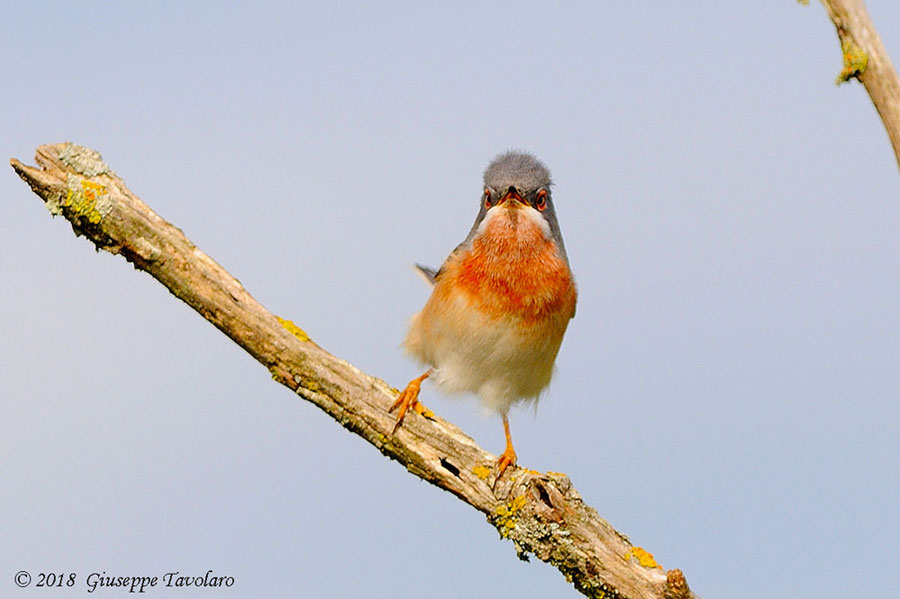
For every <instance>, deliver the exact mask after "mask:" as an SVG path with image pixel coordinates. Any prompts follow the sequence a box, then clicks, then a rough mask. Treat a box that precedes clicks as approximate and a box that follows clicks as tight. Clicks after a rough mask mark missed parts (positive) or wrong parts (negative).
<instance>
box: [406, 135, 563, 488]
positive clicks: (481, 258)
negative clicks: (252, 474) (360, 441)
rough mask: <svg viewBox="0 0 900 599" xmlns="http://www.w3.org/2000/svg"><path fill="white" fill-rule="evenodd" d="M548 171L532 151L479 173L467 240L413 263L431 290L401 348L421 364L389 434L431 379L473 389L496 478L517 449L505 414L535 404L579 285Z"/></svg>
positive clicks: (445, 386) (503, 157)
mask: <svg viewBox="0 0 900 599" xmlns="http://www.w3.org/2000/svg"><path fill="white" fill-rule="evenodd" d="M552 184H553V182H552V180H551V177H550V171H549V170H548V169H547V167H546V166H545V165H544V164H543V163H542V162H541V161H539V160H538V159H537V158H536V157H535V156H534V155H532V154H530V153H527V152H522V151H514V150H510V151H507V152H504V153H501V154H499V155H498V156H496V157H495V158H494V159H493V160H492V161H491V162H490V164H489V165H488V166H487V168H486V169H485V170H484V188H483V192H482V194H481V198H480V208H479V211H478V215H477V217H476V218H475V223H474V224H473V225H472V228H471V230H470V231H469V234H468V236H466V238H465V240H464V241H463V242H462V243H461V244H459V245H458V246H457V247H456V248H455V249H454V250H453V251H452V252H450V255H449V256H448V257H447V259H446V260H445V261H444V263H443V265H442V266H441V267H440V268H439V269H438V270H434V269H431V268H428V267H425V266H422V265H418V264H417V265H416V266H417V268H418V270H419V271H420V273H421V274H422V275H423V276H424V277H425V279H426V280H427V281H428V282H430V283H431V284H432V291H431V295H430V297H429V298H428V300H427V301H426V303H425V306H424V307H423V308H422V310H421V311H420V312H418V313H417V314H415V315H414V316H413V317H412V318H411V320H410V323H409V330H408V332H407V335H406V338H405V339H404V341H403V348H404V350H405V351H406V353H407V354H408V355H410V356H412V357H413V358H415V359H417V360H418V361H419V362H420V363H422V364H423V365H425V366H428V370H426V371H425V372H424V373H423V374H422V375H421V376H419V377H417V378H414V379H413V380H412V381H410V382H409V384H408V385H407V386H406V388H405V389H404V390H403V391H402V392H400V394H399V396H398V397H397V400H396V401H395V402H394V404H393V405H392V406H391V407H390V410H389V412H391V413H392V412H394V411H395V410H396V411H397V416H396V421H395V424H394V429H393V433H396V432H397V430H398V429H399V427H400V426H401V425H402V423H403V420H404V418H405V417H406V415H407V413H408V412H409V410H412V411H414V412H417V413H418V414H420V415H423V416H426V417H433V413H432V412H431V411H430V410H428V409H427V408H425V406H424V405H423V404H422V403H421V402H420V401H419V392H420V389H421V386H422V383H423V382H424V381H425V380H426V379H429V378H430V379H431V380H432V381H433V382H434V383H436V385H437V387H438V389H440V390H441V391H443V392H445V393H447V394H450V395H458V394H474V395H475V396H477V397H478V398H479V399H480V400H481V404H482V406H483V407H484V408H486V409H487V410H488V411H489V412H495V413H496V414H498V415H499V416H500V417H501V418H502V420H503V428H504V433H505V435H506V449H505V450H504V451H503V453H502V454H500V456H499V457H498V460H497V462H496V468H497V478H498V479H499V477H500V476H502V475H503V472H504V471H505V470H506V469H507V468H508V467H509V466H511V465H512V466H515V465H516V462H517V455H516V452H515V449H514V447H513V442H512V436H511V435H510V431H509V410H510V408H511V407H512V406H513V405H516V404H520V403H530V402H537V400H538V399H539V398H540V396H541V395H542V392H543V391H544V390H545V389H546V388H547V386H548V385H549V383H550V379H551V377H552V375H553V372H554V363H555V360H556V356H557V353H558V352H559V348H560V345H561V344H562V340H563V336H564V335H565V332H566V328H567V327H568V324H569V320H571V319H572V318H573V317H574V316H575V304H576V301H577V291H576V287H575V279H574V276H573V274H572V271H571V268H570V267H569V259H568V256H567V254H566V249H565V244H564V243H563V237H562V233H561V231H560V227H559V222H558V220H557V217H556V211H555V209H554V206H553V200H552V197H551V195H552V194H551V186H552Z"/></svg>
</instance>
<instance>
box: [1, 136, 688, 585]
mask: <svg viewBox="0 0 900 599" xmlns="http://www.w3.org/2000/svg"><path fill="white" fill-rule="evenodd" d="M35 158H36V160H37V163H38V164H39V165H40V167H41V168H36V167H30V166H26V165H23V164H22V163H21V162H19V161H18V160H15V159H12V160H11V161H10V162H11V164H12V167H13V168H14V169H15V171H16V173H18V175H19V176H20V177H21V178H22V179H23V180H24V181H25V182H26V183H28V185H30V186H31V189H32V190H33V191H34V192H35V193H36V194H37V195H39V196H40V197H41V198H42V199H43V200H44V202H45V204H46V206H47V208H48V209H49V210H50V211H51V212H52V213H53V214H55V215H62V216H63V217H64V218H66V219H67V220H68V221H69V222H70V223H71V224H72V228H73V229H74V231H75V233H76V235H83V236H85V237H87V238H88V239H90V240H91V241H92V242H93V243H94V245H95V246H96V247H97V248H98V249H103V250H106V251H108V252H111V253H113V254H120V255H122V256H123V257H124V258H125V259H126V260H128V261H129V262H131V263H132V264H134V266H135V267H136V268H138V269H140V270H143V271H146V272H148V273H150V275H152V276H153V277H154V278H156V279H157V280H158V281H159V282H160V283H162V284H163V285H165V286H166V287H167V288H168V289H169V290H170V291H171V292H172V294H174V295H175V296H176V297H178V298H179V299H181V300H182V301H184V302H185V303H187V304H188V305H189V306H191V307H192V308H194V309H195V310H196V311H197V312H199V313H200V314H201V315H202V316H203V317H204V318H206V319H207V320H208V321H210V322H211V323H212V324H214V325H215V326H216V327H217V328H219V330H221V331H222V332H223V333H225V334H226V335H228V336H229V337H230V338H231V339H232V340H233V341H234V342H235V343H237V344H238V345H240V346H241V347H243V348H244V349H245V350H246V351H247V352H248V353H249V354H250V355H252V356H253V357H254V358H256V360H258V361H259V362H260V363H262V364H263V365H264V366H265V367H266V368H267V369H268V370H269V371H270V372H271V373H272V377H273V378H274V379H275V380H276V381H278V382H280V383H281V384H283V385H285V386H286V387H288V388H289V389H291V391H293V392H294V393H296V394H297V395H299V396H300V397H302V398H304V399H306V400H308V401H310V402H312V403H314V404H315V405H317V406H318V407H319V408H321V409H322V410H324V411H325V412H327V413H328V414H329V415H330V416H331V417H332V418H334V419H335V420H337V421H338V422H340V423H341V424H342V425H343V426H344V427H346V428H347V429H349V430H351V431H353V432H354V433H356V434H358V435H359V436H361V437H362V438H364V439H365V440H366V441H368V442H369V443H371V444H372V445H374V446H375V447H377V448H378V449H379V451H381V452H382V453H383V454H384V455H386V456H388V457H390V458H392V459H395V460H397V461H398V462H400V463H401V464H403V465H404V466H406V468H407V469H408V470H409V471H410V472H411V473H413V474H415V475H416V476H418V477H420V478H422V479H424V480H426V481H428V482H430V483H432V484H433V485H435V486H437V487H440V488H441V489H444V490H446V491H449V492H450V493H453V494H454V495H456V496H457V497H458V498H459V499H461V500H463V501H465V502H466V503H468V504H469V505H471V506H472V507H474V508H475V509H477V510H479V511H480V512H482V513H483V514H485V516H486V517H487V520H488V522H490V523H491V524H492V525H493V526H494V527H495V528H496V529H497V531H498V532H499V533H500V536H501V537H503V538H507V539H509V540H511V541H512V542H513V544H514V546H515V549H516V551H517V552H518V554H519V556H520V557H522V558H523V559H525V558H527V556H529V555H534V556H536V557H538V558H539V559H541V560H543V561H546V562H549V563H550V564H552V565H554V566H555V567H557V568H558V569H559V570H560V571H561V572H562V573H563V575H564V576H565V577H566V579H567V580H569V581H570V582H571V583H572V584H573V585H575V587H576V588H577V589H578V590H579V591H581V592H582V593H583V594H585V595H587V596H589V597H603V598H607V599H611V598H619V597H621V598H631V599H658V598H659V599H662V598H665V599H689V598H691V597H693V594H692V593H691V591H690V589H689V588H688V586H687V583H686V582H685V579H684V575H683V574H682V573H681V571H679V570H670V571H669V572H665V571H664V570H663V569H662V568H661V567H660V566H659V565H658V564H657V563H656V562H655V560H654V559H653V556H652V555H651V554H649V553H648V552H646V551H644V550H643V549H641V548H640V547H634V546H632V545H631V543H630V542H629V541H628V539H627V538H626V537H625V536H624V535H623V534H621V533H619V532H617V531H616V530H615V529H613V527H612V526H610V524H609V523H608V522H606V520H604V519H603V518H601V517H600V516H599V515H598V514H597V512H596V510H594V509H593V508H592V507H590V506H588V505H586V504H585V503H584V501H582V499H581V496H580V495H579V494H578V493H577V492H576V490H575V488H574V487H573V486H572V484H571V482H570V481H569V479H568V477H566V476H565V475H564V474H558V473H553V472H547V473H539V472H534V471H531V470H526V469H524V468H518V467H515V468H513V467H511V468H510V469H509V470H507V472H506V473H505V474H504V475H503V477H501V479H500V480H499V481H498V480H495V470H494V468H493V465H494V462H495V460H496V456H494V455H492V454H490V453H488V452H486V451H484V450H483V449H481V448H480V447H479V446H478V445H477V444H476V443H475V442H474V441H473V440H472V439H471V438H470V437H468V436H467V435H465V434H464V433H463V432H462V431H461V430H460V429H458V428H457V427H455V426H454V425H452V424H450V423H449V422H446V421H445V420H443V419H441V418H438V417H435V418H434V419H426V418H423V417H422V416H419V415H418V414H409V415H408V416H407V418H406V421H405V422H404V424H403V426H402V427H401V428H400V429H399V430H398V431H397V433H396V434H392V433H391V429H392V427H393V424H394V418H393V417H392V416H391V415H390V414H388V411H387V410H388V408H389V407H390V405H391V404H392V403H393V401H394V399H395V398H396V396H397V390H396V389H394V388H392V387H391V386H390V385H388V384H387V383H385V382H384V381H382V380H380V379H378V378H375V377H372V376H369V375H367V374H365V373H363V372H360V371H359V370H357V369H356V368H354V367H353V366H352V365H350V364H348V363H347V362H345V361H343V360H341V359H339V358H336V357H335V356H333V355H331V354H329V353H328V352H326V351H325V350H323V349H322V348H320V347H319V346H318V345H316V344H315V343H314V342H313V341H312V340H310V339H309V337H308V336H307V335H306V333H304V332H303V330H302V329H300V328H299V327H297V326H296V325H294V323H292V322H291V321H290V320H285V319H282V318H279V317H278V316H275V315H273V314H271V313H270V312H269V311H268V310H266V309H265V308H264V307H263V306H262V305H261V304H260V303H259V302H257V301H256V300H255V299H254V298H253V297H252V296H251V295H250V294H249V293H248V292H247V291H246V290H245V289H244V287H243V286H242V285H241V283H240V282H239V281H238V280H237V279H235V278H234V277H233V276H231V275H230V274H228V272H226V271H225V269H223V268H222V267H221V266H219V265H218V264H217V263H216V262H215V261H214V260H212V259H211V258H210V257H209V256H207V255H206V254H205V253H203V252H202V251H201V250H200V249H198V248H197V247H196V246H195V245H194V244H192V243H191V242H190V240H188V239H187V237H185V235H184V234H183V233H182V232H181V230H180V229H178V228H176V227H174V226H173V225H171V224H170V223H168V222H166V221H165V220H164V219H162V218H161V217H160V216H159V215H157V214H156V213H155V212H154V211H153V210H151V209H150V208H149V207H148V206H147V205H146V204H144V203H143V202H142V201H141V200H140V199H139V198H138V197H137V196H136V195H134V194H133V193H132V192H131V191H129V190H128V188H127V187H126V186H125V183H124V182H123V181H122V180H121V179H120V178H119V177H118V176H117V175H116V174H115V173H114V172H113V171H112V170H110V168H109V167H108V166H107V165H106V163H104V162H103V160H102V158H101V157H100V155H99V154H98V153H97V152H95V151H93V150H90V149H88V148H85V147H82V146H78V145H75V144H71V143H66V144H55V145H45V146H41V147H40V148H38V150H37V154H36V156H35Z"/></svg>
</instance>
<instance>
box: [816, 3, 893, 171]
mask: <svg viewBox="0 0 900 599" xmlns="http://www.w3.org/2000/svg"><path fill="white" fill-rule="evenodd" d="M822 4H824V5H825V9H826V10H827V11H828V16H829V17H831V21H832V22H833V23H834V26H835V28H836V29H837V34H838V38H839V39H840V40H841V51H842V52H843V54H844V68H843V69H842V70H841V72H840V74H839V75H838V79H837V82H838V83H843V82H844V81H849V80H850V79H851V78H854V77H855V78H856V79H859V81H860V82H861V83H862V84H863V86H865V88H866V91H867V92H868V93H869V97H870V98H872V103H873V104H874V105H875V109H876V110H878V114H879V115H881V121H882V123H884V128H885V129H887V133H888V137H889V138H890V140H891V145H892V146H893V147H894V156H895V157H896V159H897V164H898V166H900V78H898V77H897V71H896V70H895V69H894V65H893V64H891V58H890V56H888V53H887V50H885V49H884V44H882V43H881V38H880V37H879V36H878V32H877V31H876V30H875V25H873V24H872V18H871V17H870V16H869V11H868V10H867V9H866V5H865V3H864V2H863V0H822Z"/></svg>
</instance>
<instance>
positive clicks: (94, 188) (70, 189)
mask: <svg viewBox="0 0 900 599" xmlns="http://www.w3.org/2000/svg"><path fill="white" fill-rule="evenodd" d="M66 187H67V189H66V199H65V200H63V201H62V206H64V207H66V208H68V209H69V212H71V213H72V215H73V216H76V217H81V218H84V219H86V220H87V221H88V222H89V223H92V224H95V225H96V224H98V223H99V222H100V220H101V219H102V218H103V215H102V214H101V213H100V211H99V210H97V200H98V199H99V198H100V197H102V196H104V195H106V186H104V185H101V184H99V183H94V182H93V181H86V180H84V179H80V178H78V177H75V176H73V175H69V180H68V181H67V186H66Z"/></svg>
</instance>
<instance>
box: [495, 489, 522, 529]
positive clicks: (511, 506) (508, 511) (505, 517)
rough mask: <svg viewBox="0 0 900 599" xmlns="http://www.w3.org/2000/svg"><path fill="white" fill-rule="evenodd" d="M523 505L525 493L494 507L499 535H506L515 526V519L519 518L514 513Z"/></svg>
mask: <svg viewBox="0 0 900 599" xmlns="http://www.w3.org/2000/svg"><path fill="white" fill-rule="evenodd" d="M524 506H525V495H519V496H518V497H516V498H515V499H513V500H512V501H510V502H509V503H507V504H506V505H501V506H500V507H498V508H497V509H496V511H495V513H496V514H497V517H496V518H495V519H494V520H495V522H496V524H495V525H496V526H497V530H499V531H500V535H501V536H503V537H504V538H505V537H508V536H509V533H510V531H512V529H514V528H515V527H516V521H517V520H518V519H519V517H518V516H517V515H516V514H517V512H518V511H519V510H521V509H522V508H523V507H524Z"/></svg>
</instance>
